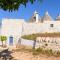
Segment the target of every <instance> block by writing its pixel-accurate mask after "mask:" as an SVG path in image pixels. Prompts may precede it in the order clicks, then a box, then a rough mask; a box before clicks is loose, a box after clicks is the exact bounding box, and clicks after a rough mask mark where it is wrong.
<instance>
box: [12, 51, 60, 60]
mask: <svg viewBox="0 0 60 60" xmlns="http://www.w3.org/2000/svg"><path fill="white" fill-rule="evenodd" d="M12 56H13V57H14V58H15V59H16V60H60V57H53V56H50V57H48V56H43V55H40V56H38V55H37V56H33V55H32V53H30V52H14V53H12Z"/></svg>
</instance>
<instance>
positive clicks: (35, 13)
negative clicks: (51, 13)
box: [34, 11, 39, 22]
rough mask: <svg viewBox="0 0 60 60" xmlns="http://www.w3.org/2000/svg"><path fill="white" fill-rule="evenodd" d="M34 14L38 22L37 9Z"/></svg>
mask: <svg viewBox="0 0 60 60" xmlns="http://www.w3.org/2000/svg"><path fill="white" fill-rule="evenodd" d="M34 16H35V17H36V22H38V20H39V15H38V12H37V11H35V13H34Z"/></svg>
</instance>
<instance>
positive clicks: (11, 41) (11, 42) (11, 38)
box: [9, 36, 13, 45]
mask: <svg viewBox="0 0 60 60" xmlns="http://www.w3.org/2000/svg"><path fill="white" fill-rule="evenodd" d="M9 45H13V36H10V37H9Z"/></svg>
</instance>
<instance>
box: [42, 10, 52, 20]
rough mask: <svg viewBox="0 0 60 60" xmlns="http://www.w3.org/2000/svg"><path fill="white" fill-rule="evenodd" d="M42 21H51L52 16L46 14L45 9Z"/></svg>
mask: <svg viewBox="0 0 60 60" xmlns="http://www.w3.org/2000/svg"><path fill="white" fill-rule="evenodd" d="M42 20H43V21H51V20H52V18H51V16H50V15H49V14H48V11H46V13H45V15H44V16H43V18H42Z"/></svg>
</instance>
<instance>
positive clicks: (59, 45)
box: [18, 37, 60, 51]
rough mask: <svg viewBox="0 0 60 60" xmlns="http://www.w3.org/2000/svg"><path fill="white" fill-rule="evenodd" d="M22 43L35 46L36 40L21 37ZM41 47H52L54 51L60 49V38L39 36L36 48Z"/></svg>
mask: <svg viewBox="0 0 60 60" xmlns="http://www.w3.org/2000/svg"><path fill="white" fill-rule="evenodd" d="M18 43H19V42H18ZM20 44H21V45H25V46H30V47H34V40H27V39H23V38H21V42H20ZM39 47H40V48H44V49H52V50H54V51H60V38H48V37H47V38H45V37H42V38H41V37H37V40H36V44H35V49H37V48H39Z"/></svg>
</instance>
